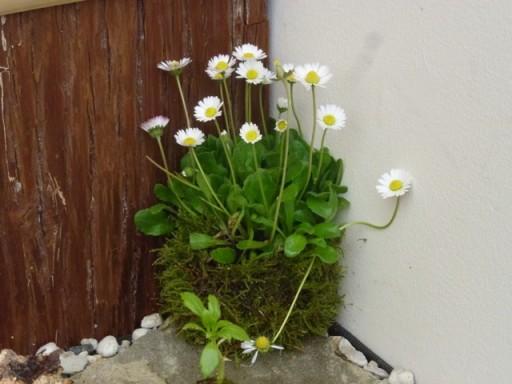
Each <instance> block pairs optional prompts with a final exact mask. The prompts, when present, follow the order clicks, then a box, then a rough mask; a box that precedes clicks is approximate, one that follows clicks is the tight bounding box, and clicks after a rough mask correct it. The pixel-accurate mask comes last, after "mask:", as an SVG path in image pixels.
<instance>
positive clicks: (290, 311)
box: [272, 256, 316, 343]
mask: <svg viewBox="0 0 512 384" xmlns="http://www.w3.org/2000/svg"><path fill="white" fill-rule="evenodd" d="M315 260H316V256H313V258H312V259H311V263H309V266H308V269H307V270H306V273H305V274H304V277H303V278H302V281H301V282H300V285H299V288H298V289H297V293H295V297H294V298H293V301H292V304H291V305H290V308H289V309H288V312H287V313H286V317H285V318H284V320H283V322H282V324H281V327H280V328H279V331H277V333H276V335H275V336H274V337H273V338H272V343H275V342H276V341H277V339H278V338H279V336H280V335H281V332H283V329H284V327H285V325H286V323H287V322H288V319H289V318H290V316H291V314H292V312H293V308H295V304H297V299H298V298H299V295H300V293H301V292H302V288H304V284H305V283H306V280H307V279H308V276H309V274H310V273H311V270H312V269H313V264H315Z"/></svg>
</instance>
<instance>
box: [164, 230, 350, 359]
mask: <svg viewBox="0 0 512 384" xmlns="http://www.w3.org/2000/svg"><path fill="white" fill-rule="evenodd" d="M209 227H211V229H213V228H214V224H213V223H208V222H205V221H204V220H201V221H195V222H194V221H191V220H186V221H182V220H180V221H179V223H178V224H177V226H176V229H175V231H174V233H173V235H172V237H170V238H168V239H167V240H166V242H165V244H164V246H163V247H162V248H160V249H158V250H157V252H158V259H157V262H156V263H157V266H158V269H159V272H158V279H159V283H160V287H161V295H160V296H161V305H162V312H163V313H164V314H168V315H170V316H171V319H172V321H173V323H174V326H175V327H176V328H177V329H180V328H181V327H182V326H183V325H184V324H185V323H187V322H188V321H190V320H191V314H190V311H189V310H188V309H186V308H185V307H184V306H183V303H182V300H181V297H180V294H181V293H182V292H185V291H192V292H195V293H196V294H197V295H198V296H200V297H206V296H207V295H208V294H213V295H215V296H217V297H218V298H219V300H220V302H221V305H222V311H223V314H224V316H225V318H226V319H227V320H230V321H232V322H234V323H236V324H239V325H240V326H242V327H244V328H245V329H246V330H247V332H248V333H249V334H250V335H252V336H254V337H256V336H258V335H267V336H269V337H271V336H273V335H274V334H275V333H276V331H277V330H278V328H279V326H280V325H281V323H282V321H283V319H284V318H285V316H286V313H287V311H288V309H289V307H290V304H291V300H292V299H293V297H294V295H295V293H296V291H297V288H298V286H299V284H300V282H301V280H302V278H303V277H304V273H305V271H306V269H307V268H308V265H309V263H310V261H311V259H310V258H301V257H297V258H288V257H284V255H283V254H281V253H277V254H273V255H269V254H268V253H266V254H265V253H262V254H258V253H256V252H252V253H247V254H246V255H243V256H241V258H240V260H239V261H238V262H237V263H234V264H227V265H223V264H219V263H217V262H216V261H214V260H212V259H211V258H210V255H209V252H208V250H200V251H197V250H191V248H190V245H189V234H190V233H192V232H194V231H199V230H200V231H202V232H205V233H208V229H209ZM342 275H343V273H342V268H341V267H340V265H339V263H334V264H325V263H321V262H320V261H318V262H317V264H316V265H315V268H313V270H312V272H311V274H310V275H309V277H308V279H307V281H306V283H305V285H304V288H303V290H302V292H301V294H300V296H299V298H298V301H297V304H296V306H295V308H294V310H293V312H292V315H291V317H290V319H289V321H288V323H287V325H286V327H285V329H284V331H283V333H282V334H281V336H280V338H279V340H278V342H279V343H280V344H283V345H286V347H287V348H288V349H300V348H301V346H302V341H303V340H304V337H305V336H308V335H324V334H325V333H326V331H327V328H328V327H329V326H330V325H331V324H332V322H333V321H334V319H335V318H336V315H337V313H338V310H339V308H340V305H341V303H342V298H341V297H340V296H339V294H338V287H339V283H340V281H341V279H342ZM185 337H187V339H188V340H189V341H191V342H199V340H196V339H195V335H194V334H193V333H186V334H185Z"/></svg>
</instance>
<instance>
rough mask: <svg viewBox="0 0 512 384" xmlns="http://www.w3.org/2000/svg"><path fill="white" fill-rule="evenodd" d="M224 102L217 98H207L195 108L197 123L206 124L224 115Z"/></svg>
mask: <svg viewBox="0 0 512 384" xmlns="http://www.w3.org/2000/svg"><path fill="white" fill-rule="evenodd" d="M221 108H222V101H220V99H219V98H218V97H217V96H207V97H205V98H204V99H203V100H200V101H199V103H198V104H197V105H196V106H195V107H194V117H195V118H196V120H197V121H200V122H202V123H206V122H208V121H212V120H215V119H216V118H217V117H219V116H221V115H222V110H221Z"/></svg>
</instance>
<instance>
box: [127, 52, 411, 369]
mask: <svg viewBox="0 0 512 384" xmlns="http://www.w3.org/2000/svg"><path fill="white" fill-rule="evenodd" d="M266 58H267V55H266V53H265V52H263V51H262V50H261V49H260V48H258V47H257V46H255V45H253V44H243V45H241V46H238V47H236V48H235V49H234V50H233V52H232V53H231V54H219V55H217V56H214V57H212V58H211V59H210V60H209V61H208V63H207V66H206V69H205V71H206V74H205V75H204V77H205V80H207V79H208V78H209V79H210V80H211V81H214V82H216V83H218V90H217V94H213V95H209V96H207V97H204V98H202V99H201V100H198V101H197V102H196V104H195V106H194V108H193V116H192V117H193V118H194V119H195V121H192V119H191V117H190V116H189V112H188V111H189V108H188V103H187V100H186V98H185V94H184V92H183V88H182V85H181V76H183V75H184V74H185V73H186V67H187V65H188V64H190V59H187V58H185V59H181V60H174V61H172V60H168V61H164V62H162V63H160V64H159V65H158V68H159V69H161V70H163V71H165V72H168V73H169V74H170V75H171V76H173V77H175V79H176V85H177V92H178V94H179V96H180V100H181V105H182V107H183V111H184V115H185V120H186V121H185V124H186V126H185V127H177V128H179V129H176V130H173V133H174V138H175V141H176V143H177V144H178V145H179V146H182V147H184V148H186V152H185V154H184V155H183V156H182V157H181V159H180V162H179V166H178V169H176V170H171V169H169V167H168V163H167V156H166V153H165V151H164V147H163V145H162V136H163V135H164V134H166V133H167V131H169V129H170V128H168V126H169V119H168V118H166V117H162V116H157V117H155V118H153V119H150V120H148V121H147V122H145V123H143V124H142V125H141V128H142V129H143V130H144V131H146V132H147V133H148V134H149V136H151V137H152V138H154V139H156V140H157V143H158V147H159V149H160V153H161V157H162V159H161V161H156V160H155V159H152V158H148V159H149V161H150V162H151V163H152V164H153V165H155V166H156V167H158V168H159V169H160V170H162V171H163V172H164V174H165V175H166V179H167V180H166V182H165V183H162V184H157V185H156V186H155V187H154V193H155V195H156V197H157V199H158V200H159V202H158V203H157V204H156V205H153V206H151V207H149V208H146V209H142V210H140V211H139V212H137V214H136V215H135V223H136V225H137V228H138V229H139V230H140V231H141V232H143V233H145V234H147V235H151V236H162V237H164V238H165V242H164V245H163V246H162V247H161V248H160V249H159V250H158V255H159V256H158V259H157V266H158V267H159V270H160V272H159V275H158V278H159V280H160V285H161V287H162V294H161V299H162V303H163V309H164V312H167V313H169V314H171V316H172V317H173V320H174V323H175V324H176V325H177V326H183V325H185V323H187V322H188V321H190V311H192V312H193V313H194V314H195V315H196V316H199V318H200V319H201V324H199V323H194V324H195V325H190V324H188V325H186V326H185V327H184V330H185V331H187V332H184V335H185V337H187V338H188V339H189V340H191V341H197V340H196V337H195V336H194V335H190V333H191V332H192V331H194V332H202V333H203V334H204V335H205V336H206V339H207V344H206V346H207V347H205V351H204V352H203V354H205V356H208V357H205V361H208V363H207V364H206V363H205V364H203V363H202V364H203V365H204V366H205V367H206V368H207V369H204V367H203V366H202V369H203V373H204V374H205V376H207V375H210V374H211V373H212V372H213V370H214V369H215V368H218V369H219V371H222V370H223V364H224V363H223V362H224V360H223V358H222V356H221V353H220V347H219V346H220V345H221V344H222V348H223V350H224V351H225V352H226V353H227V354H229V355H236V354H237V353H240V352H241V355H252V362H253V363H254V361H255V360H256V358H257V356H258V355H259V354H261V353H265V352H269V351H271V350H281V349H283V347H282V346H284V347H286V349H287V350H289V349H296V348H300V346H301V341H302V340H303V338H304V337H305V336H307V335H311V334H324V333H325V330H326V329H327V328H328V327H329V326H330V324H331V323H332V321H333V320H334V319H335V317H336V315H337V313H338V310H339V307H340V305H341V300H342V298H341V297H340V296H339V295H338V287H339V283H340V279H341V278H342V271H341V267H340V263H339V261H340V259H341V257H342V256H343V251H342V248H341V239H342V237H343V235H344V233H345V232H346V230H347V229H348V228H350V227H352V226H354V225H364V226H369V227H371V228H375V229H384V228H387V227H388V226H389V225H391V223H392V222H393V221H394V220H395V218H396V215H397V212H398V207H399V200H400V198H402V196H403V195H404V194H405V193H406V192H408V191H409V190H410V188H411V177H410V176H409V174H408V173H407V172H405V171H403V170H398V169H393V170H391V171H390V172H388V173H386V174H384V175H383V176H382V177H381V178H380V179H379V182H378V185H377V191H378V193H379V194H380V195H381V196H382V197H383V198H386V199H387V198H393V199H395V200H396V203H395V208H394V210H393V213H392V215H391V219H390V220H389V221H388V222H387V223H385V224H383V225H378V224H372V223H369V222H365V221H354V222H350V223H344V224H343V223H340V217H341V214H342V213H343V212H344V211H345V210H346V209H348V207H349V202H348V200H347V199H346V198H345V197H344V196H345V193H346V192H347V189H348V188H347V187H346V186H345V185H344V184H343V182H342V180H343V173H344V165H343V161H342V160H341V159H338V158H336V157H334V156H333V155H332V154H331V153H330V151H329V148H328V146H327V145H326V142H327V140H326V137H327V135H332V136H333V140H334V139H335V138H336V140H337V139H338V138H339V137H340V135H341V134H342V130H343V129H344V128H345V126H346V124H347V117H346V113H345V111H344V110H343V108H341V107H340V106H338V105H337V104H332V103H329V104H325V105H320V106H317V95H316V93H317V92H318V91H319V90H321V89H322V88H324V87H326V86H327V85H328V83H329V80H330V79H331V77H332V74H331V72H330V70H329V68H328V67H327V66H325V65H322V64H319V63H313V64H305V65H293V64H284V65H283V64H281V63H280V61H279V60H276V61H274V65H273V68H269V67H268V63H266V62H265V61H264V60H265V59H266ZM234 73H236V79H235V76H233V74H234ZM235 81H242V82H244V83H245V98H244V102H245V106H244V107H245V119H244V121H243V122H241V123H236V122H235V120H234V118H233V104H234V101H233V100H232V98H231V94H230V89H231V85H232V82H235ZM296 84H302V85H303V87H301V86H298V88H295V85H296ZM269 86H276V87H279V88H280V89H282V91H284V95H283V97H280V98H278V99H277V105H276V109H277V116H276V119H274V118H272V117H270V116H269V115H268V113H267V111H266V109H265V108H264V99H263V94H264V93H263V90H264V87H269ZM256 87H257V88H258V92H259V93H258V98H259V107H260V108H259V109H260V111H259V113H255V114H254V115H253V113H252V111H251V94H252V91H253V89H255V88H256ZM301 90H302V91H303V92H306V93H308V94H310V95H311V109H310V111H311V115H312V119H311V120H310V122H309V121H308V124H306V120H304V119H301V117H300V116H299V112H300V111H299V109H298V108H296V106H295V102H294V92H299V91H301ZM173 120H174V119H173ZM196 123H197V124H196ZM306 127H307V129H306ZM302 128H304V130H303V129H302ZM319 130H321V136H320V137H321V139H320V148H315V142H316V140H317V139H318V137H317V136H318V135H319ZM206 131H209V132H216V134H206V133H205V132H206ZM183 291H194V292H196V294H198V295H199V296H202V297H206V296H207V295H210V296H209V305H208V309H206V307H204V305H203V304H202V303H201V301H200V300H199V299H198V298H197V297H196V296H192V294H190V293H187V294H183V295H182V293H183ZM304 292H307V294H305V295H304V294H303V293H304ZM212 294H213V295H215V297H218V298H219V300H220V301H221V302H222V303H223V305H224V306H225V307H224V308H225V309H226V311H225V317H226V320H228V321H231V322H232V323H236V324H239V325H240V326H241V327H242V328H244V329H246V330H247V331H248V332H249V334H253V335H265V336H259V337H256V338H254V339H249V338H248V337H246V334H245V333H243V334H242V333H238V337H235V336H234V335H231V337H226V335H224V331H221V330H222V329H224V328H223V327H222V325H223V324H224V325H226V324H228V323H224V322H223V320H219V319H220V310H218V300H217V299H216V298H214V296H211V295H212ZM210 307H211V308H213V309H211V308H210ZM212 312H214V315H212ZM205 316H206V317H205ZM212 317H213V319H214V320H212ZM210 322H211V323H210ZM242 336H243V337H242ZM239 341H243V343H242V345H241V347H242V351H240V350H239V347H240V343H239ZM208 359H209V360H208ZM201 361H203V358H201Z"/></svg>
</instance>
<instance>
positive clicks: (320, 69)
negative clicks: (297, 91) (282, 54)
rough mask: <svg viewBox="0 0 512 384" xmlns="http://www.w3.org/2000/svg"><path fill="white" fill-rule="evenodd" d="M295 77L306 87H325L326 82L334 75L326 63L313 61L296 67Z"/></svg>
mask: <svg viewBox="0 0 512 384" xmlns="http://www.w3.org/2000/svg"><path fill="white" fill-rule="evenodd" d="M295 77H296V78H297V80H299V81H300V82H301V83H302V84H303V85H304V86H305V87H306V89H311V86H315V87H325V84H326V83H327V82H328V81H329V79H330V78H331V77H332V74H331V73H330V72H329V68H327V67H326V66H325V65H320V64H318V63H313V64H305V65H300V66H298V67H296V68H295Z"/></svg>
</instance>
